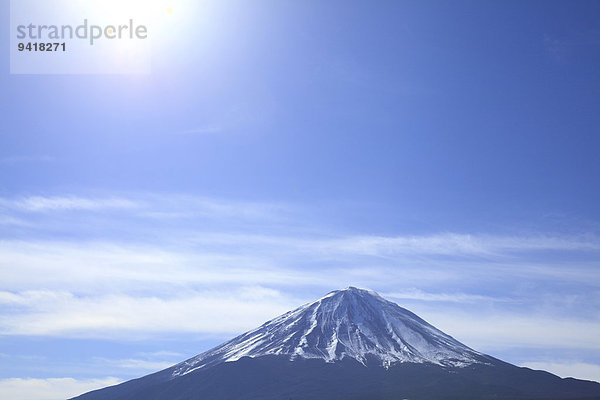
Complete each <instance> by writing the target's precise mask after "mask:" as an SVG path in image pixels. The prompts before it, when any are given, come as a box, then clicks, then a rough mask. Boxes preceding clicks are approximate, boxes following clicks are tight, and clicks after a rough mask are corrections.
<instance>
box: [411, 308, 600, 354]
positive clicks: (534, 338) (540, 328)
mask: <svg viewBox="0 0 600 400" xmlns="http://www.w3.org/2000/svg"><path fill="white" fill-rule="evenodd" d="M449 310H451V311H449ZM412 311H414V312H416V313H417V314H418V315H419V316H421V317H422V318H424V319H425V320H427V321H428V322H429V323H431V324H433V325H434V326H436V327H437V328H439V329H441V330H442V331H444V332H446V333H448V334H450V335H451V336H454V337H455V338H456V339H458V340H460V341H461V342H463V343H465V344H467V345H469V346H470V347H473V348H475V349H477V350H479V351H483V352H487V353H489V354H492V355H493V354H494V352H495V351H498V350H501V349H510V348H538V349H539V348H554V349H586V348H588V349H598V348H600V320H598V319H597V318H593V319H581V318H570V317H567V316H560V317H559V316H553V315H547V314H538V313H530V314H527V313H520V312H508V311H505V310H497V311H496V312H494V313H489V312H488V310H487V309H485V310H481V311H480V312H471V313H466V312H464V311H461V310H460V308H452V309H448V308H444V309H443V310H440V309H434V308H431V307H419V306H416V307H413V309H412Z"/></svg>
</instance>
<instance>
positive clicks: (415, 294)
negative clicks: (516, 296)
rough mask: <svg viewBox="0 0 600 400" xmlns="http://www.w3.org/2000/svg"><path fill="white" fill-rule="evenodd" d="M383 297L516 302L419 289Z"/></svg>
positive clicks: (457, 301)
mask: <svg viewBox="0 0 600 400" xmlns="http://www.w3.org/2000/svg"><path fill="white" fill-rule="evenodd" d="M382 296H384V297H388V298H392V299H406V300H422V301H439V302H451V303H476V302H481V301H491V302H510V301H514V300H512V299H509V298H506V297H491V296H482V295H478V294H468V293H460V292H459V293H430V292H425V291H423V290H420V289H417V288H409V289H406V290H403V291H398V292H390V293H382Z"/></svg>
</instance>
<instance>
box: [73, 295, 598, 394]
mask: <svg viewBox="0 0 600 400" xmlns="http://www.w3.org/2000/svg"><path fill="white" fill-rule="evenodd" d="M76 399H77V400H192V399H195V400H200V399H203V400H204V399H207V400H234V399H235V400H282V399H283V400H331V399H338V400H342V399H343V400H359V399H360V400H388V399H410V400H431V399H435V400H492V399H493V400H540V399H544V400H600V384H598V383H597V382H588V381H581V380H576V379H572V378H567V379H561V378H559V377H558V376H555V375H552V374H549V373H547V372H544V371H534V370H531V369H528V368H519V367H516V366H514V365H512V364H508V363H505V362H503V361H501V360H498V359H495V358H493V357H491V356H488V355H485V354H481V353H478V352H477V351H475V350H473V349H470V348H469V347H467V346H465V345H464V344H462V343H460V342H458V341H457V340H455V339H453V338H452V337H450V336H448V335H447V334H445V333H443V332H442V331H440V330H438V329H436V328H435V327H433V326H432V325H430V324H428V323H427V322H425V321H424V320H422V319H421V318H419V317H418V316H416V315H415V314H413V313H411V312H410V311H408V310H406V309H404V308H402V307H400V306H398V305H397V304H395V303H392V302H390V301H387V300H385V299H383V298H382V297H381V296H379V295H378V294H377V293H375V292H371V291H368V290H362V289H357V288H353V287H349V288H347V289H343V290H337V291H334V292H331V293H329V294H327V295H325V296H324V297H322V298H320V299H318V300H316V301H314V302H312V303H309V304H306V305H304V306H302V307H300V308H298V309H296V310H293V311H290V312H288V313H286V314H283V315H281V316H279V317H277V318H275V319H273V320H271V321H268V322H266V323H265V324H263V325H262V326H260V327H258V328H256V329H254V330H252V331H250V332H247V333H245V334H243V335H240V336H238V337H236V338H234V339H232V340H230V341H228V342H226V343H224V344H222V345H220V346H217V347H215V348H213V349H212V350H209V351H207V352H205V353H202V354H200V355H198V356H196V357H193V358H190V359H189V360H187V361H184V362H182V363H179V364H177V365H174V366H172V367H170V368H167V369H165V370H163V371H159V372H156V373H154V374H151V375H147V376H144V377H142V378H139V379H133V380H130V381H128V382H125V383H122V384H120V385H116V386H111V387H107V388H104V389H100V390H96V391H93V392H89V393H86V394H83V395H81V396H79V397H77V398H76Z"/></svg>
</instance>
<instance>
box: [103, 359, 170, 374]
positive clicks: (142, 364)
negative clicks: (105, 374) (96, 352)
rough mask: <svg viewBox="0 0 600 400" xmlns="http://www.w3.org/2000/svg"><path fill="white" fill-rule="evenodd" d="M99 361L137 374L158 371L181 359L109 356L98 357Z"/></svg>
mask: <svg viewBox="0 0 600 400" xmlns="http://www.w3.org/2000/svg"><path fill="white" fill-rule="evenodd" d="M96 360H97V361H100V362H102V363H103V364H106V365H108V366H109V367H110V368H113V369H114V368H120V369H128V370H133V371H134V372H135V373H136V374H139V375H141V374H144V373H147V372H148V371H151V372H156V371H161V370H163V369H165V368H168V367H170V366H172V365H175V364H177V362H179V361H181V360H179V359H178V360H175V361H159V360H148V359H137V358H126V359H116V360H113V359H107V358H96Z"/></svg>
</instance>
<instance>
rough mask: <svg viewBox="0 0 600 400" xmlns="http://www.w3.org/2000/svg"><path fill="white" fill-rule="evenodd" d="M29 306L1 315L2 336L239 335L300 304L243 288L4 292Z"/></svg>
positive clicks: (267, 292)
mask: <svg viewBox="0 0 600 400" xmlns="http://www.w3.org/2000/svg"><path fill="white" fill-rule="evenodd" d="M2 298H3V299H4V301H5V302H6V301H9V302H11V303H9V304H17V305H22V306H25V307H26V308H25V309H24V310H22V311H21V312H20V313H14V312H13V313H10V314H4V315H1V316H0V334H3V335H43V336H62V337H106V336H116V337H127V336H129V335H131V334H132V333H135V334H140V335H146V336H147V335H154V334H160V333H166V332H171V333H172V332H177V333H182V332H192V333H200V332H204V333H238V332H242V331H244V330H248V329H251V328H254V327H255V326H256V325H258V324H260V323H262V322H265V321H267V320H269V319H271V318H274V317H276V316H277V315H279V314H282V313H284V312H286V311H288V310H289V309H291V308H294V307H295V306H296V305H297V304H296V302H294V301H293V300H291V299H290V298H287V297H284V296H282V295H280V294H279V293H277V292H269V291H266V290H258V291H257V294H253V290H252V289H251V288H250V289H246V288H242V289H241V291H240V292H239V293H231V292H224V293H222V292H218V291H206V292H186V293H184V294H183V295H180V296H177V297H169V298H159V297H156V296H153V297H140V296H132V295H106V296H94V297H87V296H86V297H81V296H76V295H74V294H72V293H66V292H25V293H23V294H8V295H7V294H6V293H3V296H2Z"/></svg>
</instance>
